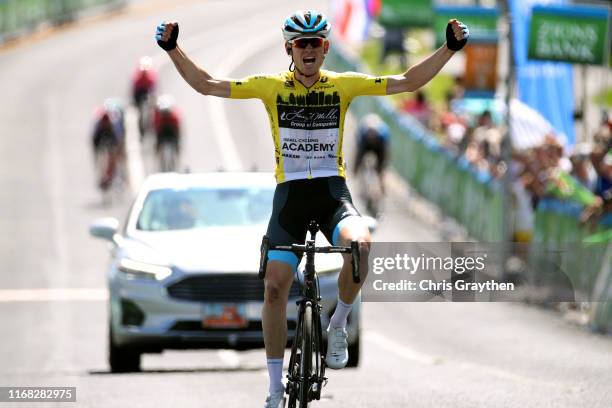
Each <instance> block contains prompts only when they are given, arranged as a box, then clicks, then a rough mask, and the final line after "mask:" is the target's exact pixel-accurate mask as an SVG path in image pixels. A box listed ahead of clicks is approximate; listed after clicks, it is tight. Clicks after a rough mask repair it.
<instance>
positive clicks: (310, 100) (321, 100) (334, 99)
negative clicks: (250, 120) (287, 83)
mask: <svg viewBox="0 0 612 408" xmlns="http://www.w3.org/2000/svg"><path fill="white" fill-rule="evenodd" d="M276 104H277V105H292V106H330V105H334V106H335V105H340V95H338V92H334V93H332V94H329V93H326V92H324V91H319V92H308V93H307V94H306V95H303V94H302V95H300V94H297V95H296V94H294V93H293V92H291V93H290V94H289V95H287V96H286V97H284V96H283V95H280V94H279V95H277V97H276Z"/></svg>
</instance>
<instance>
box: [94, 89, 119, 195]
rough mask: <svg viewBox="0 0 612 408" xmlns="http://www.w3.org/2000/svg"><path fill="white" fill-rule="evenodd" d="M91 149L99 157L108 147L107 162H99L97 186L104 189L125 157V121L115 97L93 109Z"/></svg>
mask: <svg viewBox="0 0 612 408" xmlns="http://www.w3.org/2000/svg"><path fill="white" fill-rule="evenodd" d="M92 142H93V151H94V155H95V157H96V158H99V157H100V153H101V151H102V149H103V148H108V149H109V156H108V162H107V163H101V165H102V168H101V174H98V177H99V187H100V188H101V189H103V190H106V189H107V188H108V187H109V186H110V184H111V182H112V180H113V177H114V176H115V174H116V171H117V167H118V166H119V165H121V164H122V162H123V161H124V159H125V121H124V112H123V106H122V105H121V103H120V102H119V101H118V100H117V99H112V98H109V99H107V100H106V101H104V104H103V105H102V106H100V107H98V108H96V110H95V111H94V127H93V132H92Z"/></svg>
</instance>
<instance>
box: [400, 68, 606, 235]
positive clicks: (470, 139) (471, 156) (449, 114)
mask: <svg viewBox="0 0 612 408" xmlns="http://www.w3.org/2000/svg"><path fill="white" fill-rule="evenodd" d="M464 93H465V92H464V88H463V86H462V79H461V78H460V77H459V78H455V81H454V85H453V87H452V89H451V90H450V91H449V92H448V93H447V95H446V98H445V103H444V106H443V107H442V108H437V107H435V106H434V105H433V104H431V103H430V102H429V101H428V99H427V96H426V94H425V93H424V92H423V91H422V90H419V91H417V92H416V93H415V94H414V95H411V96H410V97H409V98H408V99H405V100H402V101H401V102H400V103H399V106H398V108H399V109H400V110H401V111H403V112H405V113H407V114H410V115H412V117H413V118H415V119H417V120H418V121H419V122H420V123H421V124H422V125H423V126H425V127H426V128H428V129H429V130H431V131H432V132H433V133H434V134H435V135H437V137H438V138H439V141H440V142H441V144H442V145H443V146H445V147H446V148H448V149H450V150H451V151H453V152H454V153H455V154H456V155H457V156H458V157H463V158H464V159H465V160H467V161H468V162H469V163H470V164H471V166H472V167H473V169H474V170H475V171H477V172H483V173H487V174H488V175H490V176H491V177H492V178H494V179H498V180H501V179H502V178H503V177H504V176H505V175H506V174H507V172H509V174H508V175H509V177H510V180H511V183H512V184H511V185H512V188H511V190H512V193H513V199H514V203H513V204H514V209H515V230H514V236H515V239H516V240H517V241H520V242H524V241H529V240H530V239H531V234H532V231H533V221H534V211H535V209H536V208H537V206H538V203H539V202H540V200H542V199H544V198H556V199H558V200H564V201H567V202H571V203H573V204H576V206H578V207H580V211H581V216H580V219H581V222H582V223H584V224H595V223H598V222H600V221H601V220H602V219H605V221H606V222H609V221H610V219H612V120H611V118H610V116H609V115H608V113H607V112H603V113H602V118H601V122H600V124H599V126H598V128H597V130H596V132H595V134H594V135H593V137H592V142H591V143H581V144H577V145H575V146H572V147H566V146H564V144H563V143H562V141H561V140H560V138H559V137H558V136H557V135H555V134H554V133H553V132H550V133H548V134H545V135H542V138H541V140H539V141H538V143H536V144H533V145H532V146H529V147H528V148H522V149H517V148H516V146H514V147H509V149H510V151H511V153H510V155H511V161H510V163H509V165H508V164H507V163H506V162H505V161H504V160H503V159H502V149H503V147H502V141H503V140H504V137H503V136H504V134H505V129H504V128H503V127H502V126H500V125H498V124H497V123H498V122H501V121H500V120H497V121H496V120H494V118H493V116H495V113H494V112H492V111H491V110H488V109H484V110H481V111H480V112H474V110H472V111H470V110H466V109H464V107H465V104H464V102H465V101H464ZM511 109H514V108H511ZM512 145H514V143H512Z"/></svg>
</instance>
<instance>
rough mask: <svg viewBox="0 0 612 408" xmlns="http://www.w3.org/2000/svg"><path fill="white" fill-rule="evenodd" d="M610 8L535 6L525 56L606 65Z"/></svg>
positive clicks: (608, 45)
mask: <svg viewBox="0 0 612 408" xmlns="http://www.w3.org/2000/svg"><path fill="white" fill-rule="evenodd" d="M609 18H610V9H609V8H605V7H584V6H536V7H534V8H533V12H532V16H531V25H530V30H529V51H528V57H529V58H530V59H536V60H548V61H563V62H571V63H575V64H591V65H607V63H608V52H609V49H610V28H609Z"/></svg>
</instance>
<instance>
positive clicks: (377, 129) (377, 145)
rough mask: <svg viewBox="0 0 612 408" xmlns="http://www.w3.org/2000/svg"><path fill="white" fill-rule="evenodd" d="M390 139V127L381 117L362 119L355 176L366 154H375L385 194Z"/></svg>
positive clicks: (369, 115) (358, 134)
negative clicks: (385, 172) (385, 171)
mask: <svg viewBox="0 0 612 408" xmlns="http://www.w3.org/2000/svg"><path fill="white" fill-rule="evenodd" d="M389 137H390V136H389V126H387V124H386V123H385V122H383V121H382V119H381V118H380V116H378V115H376V114H374V113H371V114H368V115H366V116H364V117H363V119H361V121H360V123H359V128H358V129H357V154H356V156H355V169H354V172H355V174H358V173H359V170H360V168H361V166H362V163H363V158H364V157H365V155H366V154H368V153H370V152H371V153H374V156H375V157H376V173H377V174H378V179H379V183H380V189H381V190H382V192H383V194H384V192H385V183H384V170H385V165H386V163H387V152H388V150H389Z"/></svg>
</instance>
